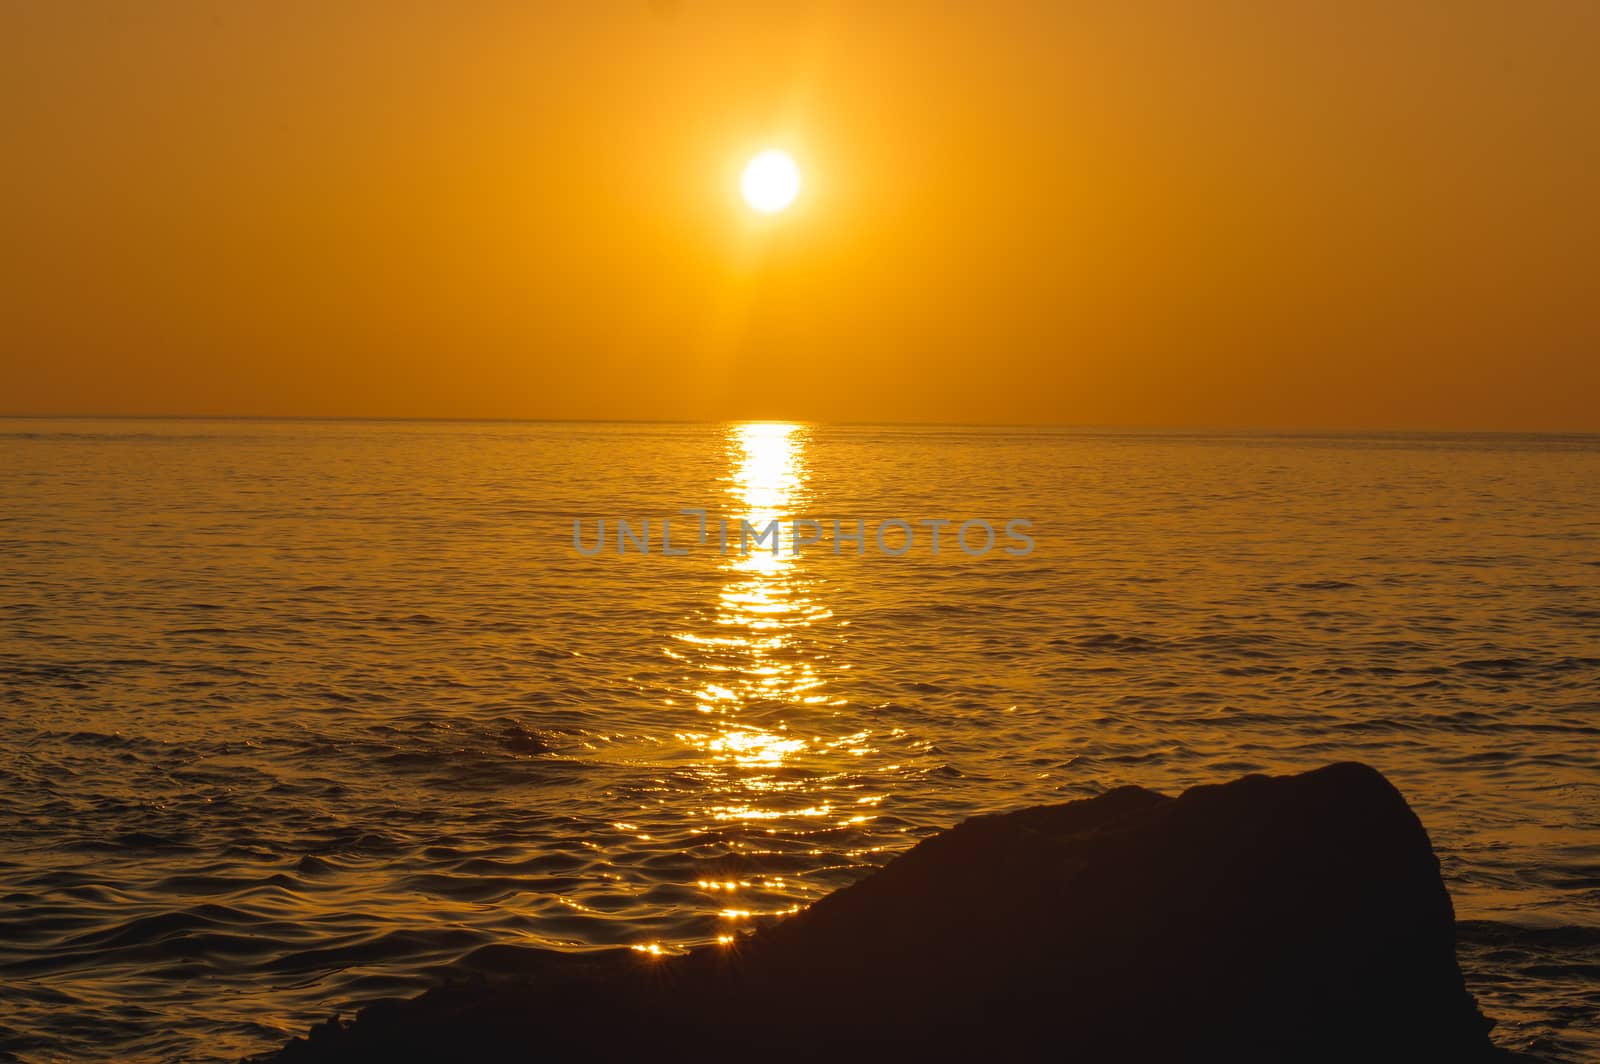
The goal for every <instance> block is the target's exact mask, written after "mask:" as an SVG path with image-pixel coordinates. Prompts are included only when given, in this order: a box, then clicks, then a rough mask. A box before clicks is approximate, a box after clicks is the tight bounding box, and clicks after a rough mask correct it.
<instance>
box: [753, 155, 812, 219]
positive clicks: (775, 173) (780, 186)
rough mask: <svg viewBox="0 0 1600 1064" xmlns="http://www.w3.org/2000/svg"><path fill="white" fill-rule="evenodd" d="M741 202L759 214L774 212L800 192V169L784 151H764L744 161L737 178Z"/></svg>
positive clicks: (791, 201)
mask: <svg viewBox="0 0 1600 1064" xmlns="http://www.w3.org/2000/svg"><path fill="white" fill-rule="evenodd" d="M739 190H740V191H741V192H743V193H744V201H745V202H746V203H748V204H749V205H750V206H751V207H753V208H755V209H756V210H758V211H760V212H761V213H762V214H776V213H777V212H778V211H781V210H783V209H784V208H785V207H787V206H789V204H791V203H793V202H794V198H795V196H797V195H799V193H800V168H799V167H798V166H796V165H795V164H794V160H793V159H791V158H790V157H789V155H788V153H787V152H781V151H777V150H768V151H764V152H762V153H761V154H760V155H757V156H756V157H755V158H754V159H751V160H750V161H749V162H748V163H746V164H745V168H744V176H742V177H741V178H740V179H739Z"/></svg>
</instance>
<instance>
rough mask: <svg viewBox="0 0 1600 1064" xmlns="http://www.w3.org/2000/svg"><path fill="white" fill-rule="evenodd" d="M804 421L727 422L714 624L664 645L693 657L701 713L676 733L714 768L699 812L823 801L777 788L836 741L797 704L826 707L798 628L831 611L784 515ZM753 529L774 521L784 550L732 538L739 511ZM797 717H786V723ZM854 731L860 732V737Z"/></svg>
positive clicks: (796, 479) (798, 479) (799, 512)
mask: <svg viewBox="0 0 1600 1064" xmlns="http://www.w3.org/2000/svg"><path fill="white" fill-rule="evenodd" d="M807 437H808V432H807V429H806V428H805V427H804V426H801V425H795V424H789V423H782V422H756V423H749V424H741V425H735V426H732V427H730V428H729V430H728V432H727V436H726V447H727V453H728V462H729V469H730V474H729V476H728V479H727V481H726V485H727V486H726V493H727V497H728V498H727V501H726V503H725V505H724V513H725V514H726V516H727V518H728V526H729V551H728V554H727V556H726V558H725V559H724V560H723V563H722V569H723V571H724V577H725V578H724V580H723V584H722V587H721V589H720V590H719V592H718V595H717V600H716V603H715V606H714V608H713V610H712V611H711V614H710V616H709V620H710V622H711V623H710V625H709V630H706V631H698V632H697V631H682V632H677V633H674V635H673V637H672V638H673V644H674V645H673V646H672V647H670V648H669V649H668V654H669V655H671V656H673V657H676V658H678V659H680V660H683V661H685V662H687V663H690V664H692V665H694V666H695V667H696V670H697V673H698V674H699V675H700V676H701V679H700V680H699V681H698V682H697V685H696V686H695V688H694V689H693V691H692V694H691V697H692V701H693V705H694V708H695V710H696V711H697V714H698V719H699V720H700V722H701V723H700V724H699V725H695V726H690V727H688V728H686V729H685V731H683V732H681V733H680V734H679V736H678V738H679V740H680V741H682V742H683V743H685V744H686V745H687V746H688V747H690V748H692V749H693V750H695V751H697V752H698V753H699V754H700V755H702V757H703V759H704V765H705V767H706V769H707V770H708V773H709V774H711V775H712V777H713V791H714V792H715V794H716V798H717V800H715V801H713V802H711V803H709V804H708V806H707V808H706V809H705V813H706V814H707V815H708V816H709V817H710V818H711V819H712V820H713V821H718V822H728V821H742V822H760V821H771V820H777V819H784V818H802V819H811V818H817V817H827V816H829V815H831V813H832V807H831V805H830V804H829V803H825V802H814V801H805V800H801V801H796V800H795V799H796V798H798V797H799V795H798V794H796V793H789V794H788V797H787V800H785V801H782V802H776V803H775V802H774V801H773V799H774V798H775V797H777V796H778V795H780V794H783V793H785V792H797V791H803V790H804V789H805V788H804V787H802V786H801V785H800V782H799V779H803V774H801V776H800V777H799V779H797V776H796V774H795V772H794V769H795V765H796V763H797V762H798V761H799V760H802V759H805V758H807V757H808V756H809V755H831V754H835V753H837V752H838V751H837V747H838V746H839V742H838V741H837V740H834V741H826V740H823V739H821V738H819V737H817V736H815V735H813V734H809V732H810V731H811V729H806V728H805V725H806V718H805V716H803V715H797V714H796V711H804V710H806V709H812V710H815V711H823V710H825V707H826V706H827V705H828V704H829V702H830V698H829V695H828V693H827V692H826V691H825V690H824V687H825V681H824V678H823V675H822V673H821V672H820V671H819V665H821V664H825V663H824V662H823V661H822V660H821V654H820V652H819V651H818V649H817V641H816V640H814V639H806V638H804V637H805V636H806V635H807V633H808V631H809V630H812V629H814V628H815V627H816V626H819V625H822V624H823V623H824V622H826V621H828V620H829V619H830V618H831V617H832V616H833V614H832V612H831V611H829V610H828V609H827V607H826V606H824V605H822V604H821V603H820V602H818V601H817V599H816V597H815V594H814V592H815V589H816V587H817V586H818V581H817V579H816V578H815V577H813V576H811V575H810V574H808V573H807V571H806V559H805V557H804V555H801V556H798V557H797V556H796V555H795V554H794V553H793V550H792V542H793V541H792V536H791V530H790V529H788V528H786V527H784V525H785V522H787V521H789V520H790V519H792V518H794V517H797V516H803V511H804V507H805V506H806V504H807V503H808V501H809V493H808V487H807V472H806V463H805V447H806V443H807ZM741 520H742V521H747V522H749V524H750V525H751V526H753V527H755V528H757V529H762V528H765V527H766V526H767V525H768V523H769V522H773V521H777V522H779V529H780V532H779V549H778V550H777V551H774V550H772V549H771V547H770V545H763V546H762V547H760V548H756V547H755V545H754V544H753V543H752V544H751V549H750V550H749V551H748V552H747V553H746V552H741V551H740V550H738V549H736V547H737V544H738V539H739V537H738V529H739V522H740V521H741ZM791 724H792V726H791ZM857 738H860V737H857Z"/></svg>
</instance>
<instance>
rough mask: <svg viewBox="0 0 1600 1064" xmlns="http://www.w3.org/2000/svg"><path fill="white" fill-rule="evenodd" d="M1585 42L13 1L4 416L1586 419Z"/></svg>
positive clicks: (1345, 25)
mask: <svg viewBox="0 0 1600 1064" xmlns="http://www.w3.org/2000/svg"><path fill="white" fill-rule="evenodd" d="M1596 55H1600V4H1593V3H1584V2H1576V0H1574V2H1560V0H1526V2H1511V0H1505V2H1487V0H1439V2H1435V0H1399V2H1395V0H1381V2H1380V0H1342V2H1332V0H1329V2H1320V0H1317V2H1306V3H1278V2H1268V0H1260V2H1253V3H1240V2H1230V0H1214V2H1209V3H1204V4H1196V3H1190V2H1187V0H1172V2H1166V3H1160V2H1153V0H1132V2H1128V0H1115V2H1110V0H1108V2H1104V3H1094V2H1086V3H1059V4H1046V3H1015V2H1005V0H1000V2H994V3H986V4H968V3H955V2H952V3H931V2H930V3H918V4H912V3H892V2H883V3H872V4H860V3H800V2H776V0H775V2H772V3H763V4H736V3H710V2H698V0H680V2H676V3H669V2H663V0H657V2H655V3H647V2H643V0H640V2H616V3H610V2H604V0H593V2H581V3H580V2H572V3H554V2H552V3H536V4H527V3H512V2H505V3H492V2H478V3H463V4H446V3H423V2H403V3H402V2H359V0H347V2H339V3H323V2H310V0H282V2H275V3H253V4H228V3H221V2H214V0H213V2H199V0H149V2H147V3H121V2H113V0H102V2H95V0H83V2H77V3H56V2H51V0H12V2H10V3H7V4H5V5H4V6H3V7H0V135H3V137H4V143H5V145H6V160H5V164H4V166H3V167H0V194H3V195H0V246H3V247H4V252H3V257H0V413H128V414H164V413H174V414H244V415H352V416H425V417H559V418H670V419H698V418H711V419H721V418H796V419H808V420H850V421H885V420H887V421H961V422H1009V421H1018V422H1062V423H1079V424H1084V423H1093V424H1136V425H1174V426H1177V425H1215V426H1227V427H1244V426H1262V427H1286V428H1312V427H1345V428H1366V427H1370V428H1419V429H1426V428H1441V429H1580V430H1600V402H1597V401H1596V397H1597V396H1600V195H1597V193H1596V189H1597V187H1600V180H1597V179H1600V63H1597V62H1596V61H1595V56H1596ZM765 147H780V148H784V149H787V150H788V151H790V152H791V153H792V154H793V155H794V157H795V158H796V159H797V160H798V162H799V164H800V167H801V170H802V173H803V177H804V181H805V186H804V188H803V191H802V194H801V198H800V199H799V201H798V202H797V203H796V205H795V206H794V207H793V208H791V209H790V210H789V211H787V212H785V213H783V214H780V215H777V216H774V217H771V218H763V217H759V216H756V215H754V214H752V213H751V212H750V211H749V210H748V209H747V208H746V207H745V206H744V205H743V204H742V203H741V202H740V200H739V197H738V192H737V181H738V173H739V168H740V166H741V165H742V164H743V162H744V161H745V160H746V159H747V158H748V157H749V156H751V155H752V154H754V153H755V152H756V151H758V150H760V149H762V148H765Z"/></svg>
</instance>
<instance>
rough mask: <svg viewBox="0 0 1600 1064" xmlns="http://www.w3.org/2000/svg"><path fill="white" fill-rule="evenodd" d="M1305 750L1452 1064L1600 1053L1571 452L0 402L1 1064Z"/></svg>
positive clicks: (649, 936) (1591, 771)
mask: <svg viewBox="0 0 1600 1064" xmlns="http://www.w3.org/2000/svg"><path fill="white" fill-rule="evenodd" d="M772 522H777V524H776V525H773V524H772ZM936 533H937V534H938V536H939V541H938V546H937V549H935V544H934V536H935V534H936ZM619 544H620V549H619ZM774 547H776V548H777V552H776V553H774V552H773V549H772V548H774ZM1348 759H1356V760H1361V761H1365V762H1367V763H1370V764H1372V765H1374V766H1376V767H1377V768H1379V769H1381V770H1382V771H1383V772H1384V773H1386V774H1387V775H1388V777H1389V778H1390V779H1391V780H1392V781H1393V782H1394V783H1395V784H1396V785H1397V786H1398V787H1399V788H1400V789H1401V791H1402V792H1403V793H1404V794H1405V795H1406V797H1407V798H1408V800H1409V801H1410V802H1411V804H1412V806H1413V808H1414V809H1415V810H1416V811H1417V813H1418V814H1419V815H1420V817H1421V818H1422V821H1423V823H1424V824H1425V825H1426V827H1427V829H1428V831H1429V833H1430V836H1431V839H1432V842H1433V845H1434V848H1435V850H1436V851H1437V853H1438V855H1439V858H1440V861H1441V862H1442V868H1443V874H1444V878H1445V880H1446V883H1447V885H1448V886H1449V889H1450V891H1451V894H1452V896H1453V898H1454V903H1455V907H1456V914H1457V918H1458V931H1459V939H1460V944H1459V948H1460V957H1461V962H1462V965H1463V968H1464V970H1465V972H1466V975H1467V978H1468V982H1469V986H1470V988H1471V989H1472V991H1473V992H1474V993H1475V994H1476V995H1477V996H1478V999H1479V1002H1480V1004H1481V1006H1482V1008H1483V1009H1484V1010H1485V1011H1486V1012H1487V1013H1488V1014H1489V1015H1490V1016H1492V1017H1494V1018H1495V1019H1496V1020H1497V1021H1498V1025H1497V1027H1496V1029H1495V1033H1494V1037H1495V1038H1496V1040H1497V1041H1499V1042H1500V1043H1501V1044H1503V1045H1505V1046H1508V1047H1512V1048H1516V1049H1519V1050H1524V1051H1526V1052H1528V1053H1530V1054H1531V1055H1533V1056H1534V1057H1536V1058H1538V1059H1545V1060H1550V1061H1557V1062H1569V1061H1580V1060H1594V1059H1600V1018H1597V1017H1600V436H1593V435H1505V434H1498V435H1439V434H1432V435H1426V434H1412V435H1396V434H1386V435H1373V434H1360V435H1356V434H1325V435H1308V434H1246V433H1231V432H1217V433H1209V432H1207V433H1201V432H1194V433H1175V432H1153V431H1152V432H1141V431H1124V430H1093V429H1069V428H1017V427H1008V428H966V427H947V426H867V425H851V426H844V425H840V426H834V425H809V424H792V423H780V422H751V423H730V424H638V423H627V424H609V423H542V422H437V421H409V422H407V421H393V422H381V421H309V420H308V421H297V420H206V419H185V420H145V419H121V420H45V419H32V418H12V419H4V420H0V1059H3V1060H10V1061H22V1062H28V1064H37V1062H46V1061H89V1062H94V1061H119V1062H143V1061H198V1062H212V1061H231V1060H237V1059H239V1058H241V1057H243V1056H246V1055H250V1054H256V1053H261V1052H264V1051H267V1050H270V1049H272V1048H273V1047H274V1046H276V1045H278V1044H281V1043H282V1042H283V1041H284V1040H286V1039H288V1038H290V1037H292V1036H294V1035H296V1034H299V1033H302V1032H303V1031H304V1030H305V1028H306V1027H307V1026H308V1025H310V1024H312V1023H315V1022H318V1021H321V1020H323V1019H326V1018H327V1017H328V1016H329V1015H330V1014H333V1013H343V1014H345V1015H349V1014H350V1012H351V1011H352V1010H353V1009H355V1008H357V1007H359V1006H360V1005H361V1004H362V1003H364V1002H367V1001H371V1000H373V999H377V998H383V997H393V996H397V995H411V994H415V993H417V992H419V991H421V990H423V989H424V988H426V987H427V986H429V985H432V984H433V983H434V982H435V981H437V980H438V979H439V978H441V973H442V972H444V971H445V970H447V969H449V968H450V967H451V966H455V967H456V970H458V971H459V970H470V969H471V966H472V965H473V964H474V957H475V955H477V954H478V951H480V950H483V949H484V947H488V946H504V945H515V946H531V947H544V948H549V949H556V950H570V951H582V950H594V949H600V948H607V947H616V946H627V947H633V948H635V949H638V950H641V951H643V952H646V953H651V954H657V953H673V952H676V951H681V950H684V949H687V948H689V947H693V946H698V945H703V944H714V943H717V942H719V941H720V942H730V941H732V942H736V941H737V938H738V936H739V935H741V934H743V933H745V932H746V931H748V930H749V929H750V928H752V927H755V926H759V925H761V924H762V922H764V921H769V920H774V919H781V918H782V916H783V915H784V914H787V913H791V912H793V911H795V910H796V909H797V908H799V907H802V906H805V905H806V904H808V903H810V902H812V901H814V900H815V899H817V898H819V897H821V896H823V895H824V894H826V893H828V892H829V891H832V890H835V889H837V888H838V887H840V886H843V885H845V884H847V883H850V882H852V881H854V880H856V879H858V878H860V877H862V876H865V875H867V874H869V873H870V872H872V870H873V869H875V868H877V867H879V866H880V865H882V864H884V863H885V862H887V861H889V860H891V859H893V858H894V856H895V855H896V854H898V853H900V852H902V851H904V850H906V849H907V848H909V847H911V846H912V845H914V844H915V843H916V842H917V841H918V840H919V839H921V838H923V837H925V836H927V835H929V834H932V833H934V832H937V831H939V830H941V829H943V828H946V827H949V826H950V825H953V824H955V823H957V822H959V821H961V820H962V819H964V818H966V817H969V816H972V815H974V814H978V813H984V812H991V811H997V810H1005V809H1013V808H1018V807H1022V806H1027V805H1032V804H1038V803H1056V802H1065V801H1070V800H1072V799H1076V798H1082V797H1085V796H1089V795H1094V794H1097V793H1100V792H1102V791H1104V790H1106V789H1107V788H1111V787H1116V786H1119V785H1122V784H1130V783H1133V784H1139V785H1142V786H1145V787H1150V788H1154V789H1157V790H1161V791H1165V792H1169V793H1175V792H1177V791H1180V790H1182V789H1183V788H1185V787H1189V786H1192V785H1195V784H1200V783H1209V782H1220V781H1224V780H1227V779H1231V778H1233V777H1237V776H1240V775H1242V774H1246V773H1255V772H1265V773H1287V772H1296V771H1300V770H1304V769H1310V768H1313V767H1316V766H1320V765H1324V764H1327V763H1329V762H1333V761H1341V760H1348ZM994 887H995V889H994V892H993V894H994V903H995V904H996V905H1004V904H1006V901H1005V897H1006V884H1005V882H1004V880H1003V879H1002V878H999V877H997V879H996V882H995V885H994ZM1061 903H1062V904H1063V905H1070V904H1072V899H1071V898H1063V899H1062V902H1061ZM546 1022H559V1017H551V1018H548V1020H547V1021H546Z"/></svg>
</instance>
